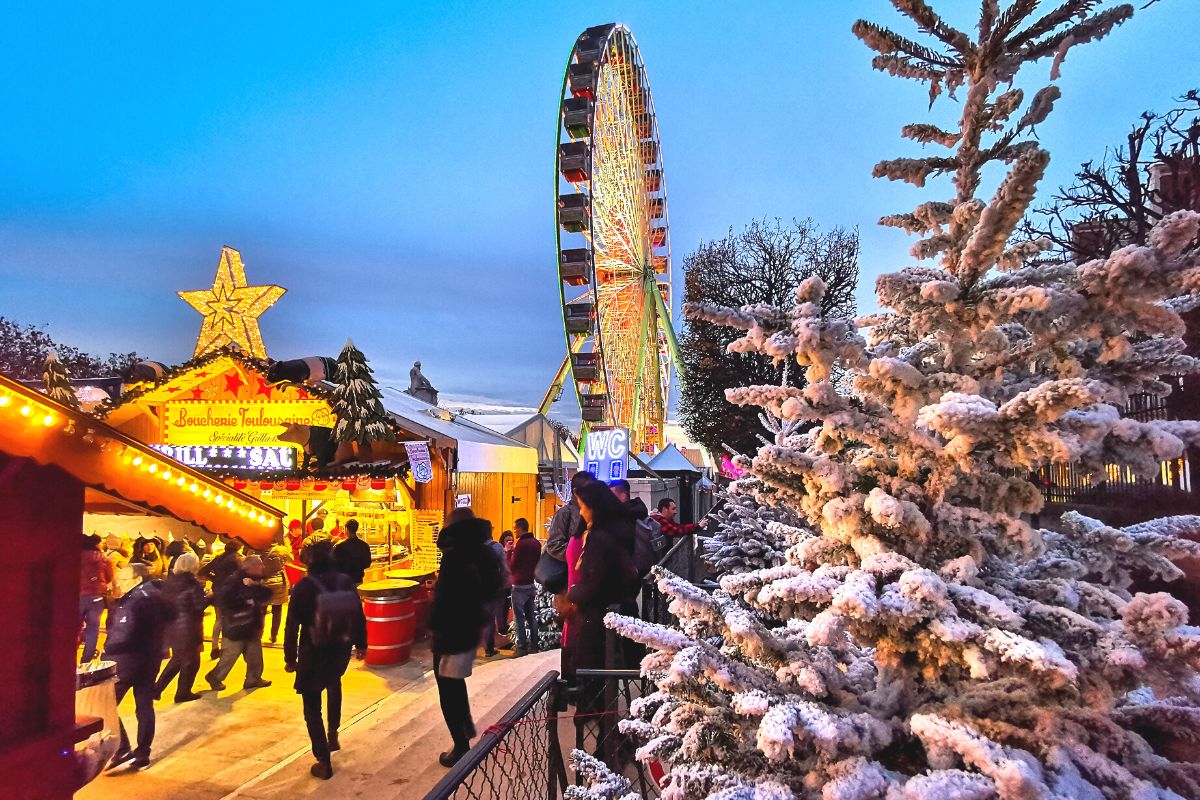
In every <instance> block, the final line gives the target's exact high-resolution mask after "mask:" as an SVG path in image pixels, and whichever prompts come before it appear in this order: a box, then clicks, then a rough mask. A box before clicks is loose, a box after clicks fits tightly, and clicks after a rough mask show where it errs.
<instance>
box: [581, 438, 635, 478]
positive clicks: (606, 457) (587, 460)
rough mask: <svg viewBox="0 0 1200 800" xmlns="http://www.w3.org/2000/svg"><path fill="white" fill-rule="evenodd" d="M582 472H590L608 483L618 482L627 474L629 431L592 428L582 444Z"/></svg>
mask: <svg viewBox="0 0 1200 800" xmlns="http://www.w3.org/2000/svg"><path fill="white" fill-rule="evenodd" d="M582 467H583V470H584V472H590V473H592V474H593V475H595V476H596V477H597V478H598V479H600V480H602V481H604V482H605V483H608V482H610V481H616V480H620V479H621V478H624V477H625V475H626V474H627V473H628V472H629V430H628V429H626V428H592V429H591V430H590V431H588V435H587V439H586V441H585V443H584V450H583V464H582Z"/></svg>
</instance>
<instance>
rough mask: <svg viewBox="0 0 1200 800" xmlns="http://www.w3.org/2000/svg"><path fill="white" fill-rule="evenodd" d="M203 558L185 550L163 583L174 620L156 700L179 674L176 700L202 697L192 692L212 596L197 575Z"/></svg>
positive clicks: (180, 701)
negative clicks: (205, 612) (167, 655)
mask: <svg viewBox="0 0 1200 800" xmlns="http://www.w3.org/2000/svg"><path fill="white" fill-rule="evenodd" d="M199 568H200V559H199V558H197V557H196V554H195V553H182V554H181V555H180V556H179V557H178V558H176V559H175V566H174V567H172V568H171V576H170V577H169V578H167V580H166V582H165V583H164V584H163V589H162V595H163V599H165V600H166V601H167V602H169V603H170V604H171V606H172V607H173V608H174V609H175V621H174V622H172V623H171V626H170V627H169V628H168V629H167V644H168V645H170V647H171V660H170V661H168V662H167V665H166V666H165V667H163V671H162V674H161V675H159V676H158V685H157V686H156V687H155V690H154V699H156V700H157V699H159V698H160V697H162V694H163V692H164V691H166V688H167V686H168V685H170V683H171V681H172V679H174V677H175V676H176V675H178V676H179V684H178V685H177V686H176V687H175V702H176V703H187V702H189V701H192V700H199V699H200V695H199V694H197V693H196V692H194V691H192V686H193V684H194V683H195V681H196V674H197V673H198V672H199V671H200V651H201V650H203V649H204V609H205V608H207V607H208V603H209V599H210V598H209V597H208V596H207V595H205V593H204V586H203V585H202V584H201V583H200V581H199V579H197V578H196V572H197V570H199Z"/></svg>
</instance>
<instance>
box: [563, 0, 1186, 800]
mask: <svg viewBox="0 0 1200 800" xmlns="http://www.w3.org/2000/svg"><path fill="white" fill-rule="evenodd" d="M893 4H894V5H895V6H896V7H897V8H898V9H899V10H900V11H901V12H903V13H904V14H905V15H906V16H908V17H910V18H912V19H913V20H914V21H915V22H916V24H917V26H918V27H919V29H920V30H921V31H923V32H924V33H925V34H927V35H928V36H930V37H932V39H933V40H935V41H934V43H933V45H932V46H926V45H923V44H920V43H917V42H915V41H912V40H909V39H907V38H904V37H902V36H899V35H898V34H896V33H893V32H891V31H888V30H885V29H883V28H881V27H878V26H876V25H873V24H870V23H866V22H859V23H857V24H856V25H855V32H856V33H857V35H858V36H859V37H860V38H861V39H862V40H863V41H864V42H865V43H866V44H867V45H868V46H870V47H871V48H873V49H874V50H876V51H877V52H878V53H879V55H878V56H877V57H876V59H875V62H874V63H875V66H876V67H877V68H879V69H882V70H886V71H888V72H891V73H892V74H893V75H897V76H900V77H904V78H911V79H916V80H920V81H925V82H926V83H928V84H929V86H930V96H931V98H935V97H936V96H937V95H938V93H939V92H940V91H941V90H942V89H946V90H949V91H951V92H954V91H956V90H957V91H958V92H959V93H960V99H961V121H960V124H959V127H958V129H957V130H943V129H940V128H938V127H935V126H934V125H930V124H919V125H910V126H907V127H905V128H904V131H903V133H904V135H905V136H906V137H908V138H911V139H915V140H917V141H919V142H922V143H925V144H933V145H939V146H942V147H945V148H948V149H949V150H950V152H949V154H947V155H934V156H929V157H924V158H912V159H898V160H895V161H886V162H883V163H881V164H880V165H878V166H877V167H876V174H877V175H878V176H884V177H889V178H892V179H903V180H907V181H908V182H910V183H913V184H916V185H918V186H923V185H924V183H925V181H926V179H928V178H931V177H934V176H938V175H943V174H950V175H953V184H954V189H955V192H954V195H953V196H952V197H951V198H949V199H948V200H938V201H931V202H926V203H923V204H922V205H920V206H919V207H918V208H917V209H916V210H915V211H914V212H912V213H911V214H902V215H897V216H894V217H888V218H885V219H884V220H883V222H884V224H888V225H895V226H900V227H903V228H905V229H907V230H909V231H910V232H914V233H919V234H921V235H922V238H921V240H920V241H919V242H918V243H917V244H916V246H915V247H914V248H913V251H912V254H913V256H914V257H916V258H918V259H936V264H935V265H932V266H921V267H915V266H914V267H907V268H904V269H902V270H900V271H899V272H896V273H893V274H889V275H884V276H882V277H881V278H880V279H879V280H878V282H877V293H878V298H879V303H880V306H881V307H882V308H884V309H886V310H885V311H884V312H883V313H881V314H878V315H875V316H873V317H871V318H867V319H863V320H859V321H858V322H857V324H856V323H854V322H852V321H850V320H846V319H837V318H830V317H826V316H823V315H822V313H821V297H822V292H823V290H824V287H823V285H822V284H821V282H820V281H819V280H809V281H807V282H805V284H804V285H803V286H801V288H800V289H799V290H798V292H797V298H796V299H797V303H796V305H795V306H794V307H793V308H791V309H777V308H769V307H764V306H745V307H742V308H740V309H728V308H716V307H703V306H701V307H690V308H688V309H687V313H689V314H691V315H693V316H695V317H697V318H700V319H705V320H708V321H711V322H716V323H721V324H726V325H730V326H733V327H736V328H740V329H742V330H744V331H746V333H745V335H744V336H743V337H742V338H741V339H739V340H738V341H736V342H735V343H734V344H732V345H731V346H730V348H731V349H732V350H737V351H740V352H755V353H759V354H761V355H763V356H764V357H768V358H773V359H777V360H784V359H794V360H795V361H796V363H797V364H798V365H799V366H800V367H802V368H804V369H805V370H806V377H807V385H806V386H805V388H803V389H795V388H791V387H779V386H750V387H744V388H737V389H731V390H729V391H728V392H727V397H728V399H729V400H730V401H731V402H734V403H739V404H745V405H752V406H757V407H759V408H762V409H764V410H765V411H766V412H767V413H768V414H769V415H771V417H772V418H773V419H774V420H775V425H776V427H777V431H776V432H775V436H774V441H773V442H771V443H769V444H766V445H764V446H763V447H762V448H760V449H759V451H758V452H757V453H756V454H755V455H754V456H753V457H740V458H739V459H738V464H739V466H741V467H742V468H744V469H747V470H748V471H749V473H750V476H749V477H748V478H745V479H743V481H741V482H740V486H739V487H738V488H739V489H740V490H742V491H746V492H750V493H751V494H752V495H753V496H754V497H755V498H756V499H758V500H759V501H760V502H764V503H769V504H778V505H783V506H787V507H788V508H790V509H791V510H793V511H795V512H796V513H798V514H799V515H800V516H801V517H802V518H803V520H804V521H805V522H806V523H807V524H808V525H810V526H811V527H812V529H813V531H814V535H813V536H811V537H809V538H801V540H800V541H798V542H797V543H796V544H794V545H792V546H791V547H790V548H789V550H788V553H787V563H786V564H783V565H781V566H773V567H767V568H764V569H760V570H755V571H751V572H746V573H741V574H728V575H725V576H723V577H722V578H721V580H720V585H721V589H720V590H719V591H717V592H715V593H714V594H712V595H711V596H710V595H708V594H705V593H704V592H702V591H700V590H698V589H696V588H695V587H692V586H691V585H690V584H688V583H686V582H685V581H683V580H681V579H679V578H677V577H675V576H672V575H670V574H667V573H663V572H662V571H661V570H658V572H657V575H658V579H659V585H660V587H661V588H662V589H663V591H664V592H666V593H667V594H669V595H671V596H672V597H673V598H674V600H673V604H672V610H673V612H674V613H675V614H676V616H678V617H679V618H680V625H679V626H678V627H677V628H668V627H662V626H655V625H651V624H648V623H644V622H641V621H639V620H633V619H629V618H625V617H621V616H617V615H611V616H610V617H609V619H608V623H609V625H610V627H612V628H614V629H615V630H617V631H619V632H620V633H622V634H624V635H626V636H629V637H630V638H633V639H635V640H637V641H640V642H643V643H645V644H647V645H649V646H650V648H651V649H652V652H651V653H650V654H649V655H648V656H647V657H646V659H645V661H644V662H643V665H642V670H643V673H644V674H646V675H648V676H650V677H652V678H653V679H654V680H655V682H656V683H657V687H658V690H657V691H656V692H654V693H653V694H651V695H649V696H648V697H646V698H644V699H642V700H639V701H636V702H635V704H634V707H633V708H632V709H631V713H632V716H633V719H631V720H626V721H624V722H623V723H622V729H623V730H625V731H627V732H628V733H630V734H632V735H634V736H635V738H638V739H639V740H640V741H642V742H644V744H643V745H642V747H641V748H640V750H639V751H638V755H639V757H640V758H642V759H643V760H645V759H657V760H659V761H661V762H663V763H664V764H665V765H666V766H667V767H668V768H669V770H670V772H669V776H668V779H667V786H666V787H665V789H664V791H663V795H662V796H663V797H664V798H668V800H678V799H680V798H705V797H707V798H719V799H720V800H751V798H754V799H755V800H765V798H780V799H782V798H805V799H806V800H807V799H809V798H822V800H952V799H954V800H968V799H970V800H987V799H988V798H1000V800H1029V799H1030V798H1058V799H1061V800H1066V799H1067V798H1072V800H1076V799H1078V800H1117V799H1118V798H1139V799H1140V798H1147V799H1148V798H1171V799H1172V800H1178V798H1196V797H1200V767H1197V765H1194V764H1184V763H1177V762H1172V761H1170V760H1168V759H1167V758H1165V757H1164V756H1163V755H1161V754H1160V753H1159V752H1156V751H1155V750H1154V749H1153V748H1152V747H1151V746H1150V744H1149V743H1148V740H1147V738H1145V736H1146V735H1149V734H1153V733H1155V732H1167V733H1174V734H1175V735H1178V736H1188V735H1191V736H1195V735H1196V733H1197V731H1200V680H1198V679H1197V674H1196V670H1197V668H1198V667H1200V630H1197V629H1196V628H1194V627H1189V626H1188V625H1187V624H1186V622H1187V619H1186V616H1187V614H1186V609H1185V607H1184V606H1183V604H1182V603H1180V602H1178V601H1177V600H1175V599H1174V598H1172V597H1171V596H1170V595H1167V594H1161V593H1159V594H1149V595H1147V594H1140V593H1135V592H1133V591H1131V588H1130V587H1131V580H1132V578H1131V576H1132V575H1133V574H1134V573H1135V572H1141V573H1147V574H1151V575H1158V576H1163V577H1168V578H1170V577H1177V576H1178V575H1179V571H1178V570H1177V568H1176V567H1175V566H1174V565H1173V564H1172V562H1171V559H1172V558H1174V557H1178V556H1180V555H1183V554H1185V553H1193V554H1194V553H1196V552H1197V548H1196V546H1195V545H1192V544H1189V543H1187V542H1184V541H1181V540H1179V539H1176V538H1174V537H1173V535H1172V533H1173V532H1175V531H1177V530H1179V528H1180V526H1193V527H1194V526H1197V525H1200V519H1197V518H1186V519H1180V518H1172V519H1167V520H1160V521H1156V522H1151V523H1143V524H1141V525H1137V526H1132V527H1130V528H1126V529H1124V530H1119V529H1114V528H1111V527H1108V526H1106V525H1103V524H1102V523H1100V522H1097V521H1095V520H1091V519H1088V518H1086V517H1083V516H1080V515H1078V514H1070V515H1066V516H1065V517H1064V519H1063V525H1062V526H1061V527H1062V530H1061V532H1051V531H1047V530H1036V529H1033V528H1032V527H1031V526H1030V525H1029V524H1028V523H1027V522H1026V521H1025V519H1026V517H1027V515H1029V514H1031V513H1033V512H1037V511H1038V510H1039V509H1040V508H1041V505H1042V499H1041V495H1040V493H1039V491H1038V489H1037V487H1036V486H1034V485H1033V484H1032V483H1031V482H1030V481H1029V480H1028V478H1029V476H1030V474H1031V472H1032V471H1033V470H1035V469H1037V468H1039V467H1041V466H1043V465H1046V464H1066V463H1074V464H1077V465H1080V466H1082V467H1083V468H1085V469H1092V470H1095V471H1096V472H1097V473H1099V472H1100V471H1102V470H1103V468H1104V466H1105V465H1106V464H1122V465H1125V466H1128V467H1130V468H1132V469H1134V470H1135V471H1137V472H1138V473H1140V474H1143V475H1147V474H1153V473H1155V472H1157V470H1158V465H1159V463H1160V462H1162V461H1164V460H1168V459H1173V458H1177V457H1178V456H1179V455H1180V454H1181V453H1182V452H1183V450H1184V448H1185V446H1196V445H1198V444H1200V423H1196V422H1168V421H1153V422H1140V421H1137V420H1133V419H1123V418H1121V417H1120V414H1119V412H1118V408H1119V407H1120V406H1121V405H1122V404H1123V403H1124V402H1125V400H1126V399H1127V398H1128V397H1129V396H1130V395H1131V394H1133V393H1136V392H1145V391H1149V392H1160V393H1161V392H1165V391H1166V386H1165V385H1164V384H1163V383H1162V382H1160V380H1159V376H1160V375H1162V374H1165V373H1171V372H1176V373H1177V372H1184V371H1191V370H1194V369H1195V367H1196V365H1195V363H1194V362H1193V360H1192V359H1191V358H1188V357H1185V356H1184V355H1182V345H1181V342H1180V339H1179V336H1180V334H1181V333H1182V330H1183V325H1182V322H1181V320H1180V318H1179V316H1178V314H1177V313H1176V312H1177V310H1178V309H1179V308H1181V307H1184V306H1185V305H1189V304H1192V303H1191V301H1190V300H1186V301H1178V300H1176V299H1175V298H1179V297H1183V296H1186V295H1189V294H1193V293H1195V292H1196V290H1197V288H1200V267H1198V260H1200V259H1198V257H1197V245H1196V241H1197V234H1198V232H1200V214H1195V213H1191V212H1179V213H1175V214H1172V215H1170V216H1168V217H1167V218H1166V219H1164V220H1163V222H1162V223H1161V224H1160V225H1159V227H1158V228H1157V229H1156V231H1155V232H1154V234H1153V236H1152V237H1151V239H1150V242H1149V245H1148V246H1130V247H1126V248H1123V249H1121V250H1118V251H1117V252H1115V253H1114V254H1113V255H1112V256H1111V257H1109V258H1106V259H1102V260H1096V261H1091V262H1088V263H1084V264H1062V265H1031V266H1026V264H1027V263H1028V262H1029V257H1030V256H1031V255H1034V254H1035V253H1036V252H1037V249H1038V248H1037V246H1035V245H1029V244H1022V245H1013V246H1010V245H1009V239H1010V236H1011V234H1012V232H1013V230H1014V227H1015V226H1016V224H1017V222H1018V221H1019V220H1020V219H1021V217H1022V215H1023V214H1024V212H1025V210H1026V208H1027V207H1028V205H1029V202H1030V200H1031V198H1032V197H1033V193H1034V189H1035V187H1036V184H1037V182H1038V179H1039V178H1040V177H1041V175H1042V172H1043V170H1044V169H1045V166H1046V163H1047V160H1048V156H1047V154H1046V153H1045V152H1044V151H1043V150H1042V149H1041V148H1040V147H1039V146H1038V144H1037V143H1036V141H1033V140H1031V139H1030V138H1029V135H1030V131H1031V128H1032V126H1033V125H1035V124H1037V123H1039V122H1041V121H1042V120H1044V119H1045V117H1046V115H1047V114H1048V113H1049V111H1050V108H1051V105H1052V104H1053V102H1054V101H1055V100H1056V99H1057V97H1058V90H1057V89H1056V88H1053V87H1048V88H1045V89H1042V90H1041V91H1039V92H1038V93H1037V94H1036V96H1035V97H1034V98H1033V100H1032V101H1031V102H1030V103H1029V104H1028V105H1026V104H1025V103H1024V102H1023V101H1024V98H1023V94H1022V92H1021V90H1020V89H1016V88H1012V80H1013V78H1014V76H1015V75H1016V73H1017V70H1018V68H1019V67H1020V66H1021V65H1022V64H1024V63H1026V62H1032V61H1036V60H1038V59H1041V58H1046V57H1053V61H1054V63H1053V67H1052V68H1051V77H1052V78H1056V77H1057V72H1058V69H1059V66H1060V64H1061V62H1062V60H1063V58H1064V57H1065V55H1066V53H1067V50H1068V49H1069V48H1070V47H1071V46H1072V45H1074V44H1077V43H1081V42H1086V41H1090V40H1094V39H1099V38H1101V37H1103V36H1104V35H1105V34H1107V33H1108V32H1109V31H1110V30H1111V29H1112V28H1113V27H1114V26H1115V25H1117V24H1119V23H1120V22H1122V21H1124V20H1125V19H1127V18H1128V17H1129V16H1130V15H1131V13H1132V9H1131V8H1130V7H1129V6H1126V5H1121V6H1116V7H1113V8H1110V9H1098V8H1097V6H1099V5H1101V4H1100V3H1097V2H1095V1H1094V0H1068V2H1063V3H1061V4H1059V5H1057V6H1056V7H1054V8H1053V9H1052V10H1050V11H1048V12H1046V13H1044V14H1043V15H1042V16H1037V15H1036V13H1035V12H1036V11H1037V7H1038V6H1039V3H1038V2H1037V1H1036V0H1014V1H1013V2H1012V3H1011V4H1010V5H1009V6H1008V7H1007V8H1006V9H1004V10H1002V9H1001V8H1000V6H999V3H998V2H997V0H982V13H981V15H980V19H979V24H978V32H977V34H968V33H966V32H963V31H959V30H956V29H955V28H953V27H951V26H950V25H949V24H947V23H946V22H945V21H944V20H943V19H942V18H941V17H939V16H938V15H937V14H935V13H934V12H933V11H932V10H931V9H930V8H929V7H928V6H927V5H926V4H925V2H923V0H893ZM1023 107H1024V111H1023V113H1022V108H1023ZM991 162H1002V163H1004V164H1007V165H1008V171H1007V175H1006V177H1004V179H1003V180H1002V182H1001V183H1000V185H999V187H998V189H997V190H996V192H995V194H994V196H993V198H992V199H991V200H990V201H987V202H984V201H982V200H980V199H977V197H976V193H977V191H978V190H979V188H980V183H981V173H982V170H983V167H984V166H985V165H986V164H988V163H991ZM857 328H863V329H864V330H865V333H866V335H865V337H864V336H862V335H860V334H859V333H858V331H857ZM835 366H837V367H840V368H841V369H843V370H845V372H846V373H847V375H848V376H849V381H850V385H851V392H850V393H849V395H847V394H840V393H838V392H837V391H836V390H835V387H834V385H833V384H832V381H831V376H832V375H833V374H834V368H835ZM656 569H658V568H656ZM592 767H594V765H592ZM589 774H590V775H591V777H590V778H589V781H594V782H597V783H598V785H600V786H601V787H602V788H603V787H605V786H606V784H605V783H604V782H605V780H606V778H605V777H604V776H603V775H602V774H600V773H599V772H598V771H597V770H596V769H594V768H592V769H591V770H590V773H589ZM612 788H613V787H611V786H608V787H607V793H605V792H604V791H600V792H599V793H597V794H594V795H588V794H582V795H580V796H581V797H589V796H595V797H602V796H612V791H611V789H612Z"/></svg>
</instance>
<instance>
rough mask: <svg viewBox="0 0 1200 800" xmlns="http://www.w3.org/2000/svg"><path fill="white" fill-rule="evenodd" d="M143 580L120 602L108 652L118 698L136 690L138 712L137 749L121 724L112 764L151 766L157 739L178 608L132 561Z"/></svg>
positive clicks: (133, 569) (132, 570)
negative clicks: (157, 696) (160, 687)
mask: <svg viewBox="0 0 1200 800" xmlns="http://www.w3.org/2000/svg"><path fill="white" fill-rule="evenodd" d="M129 571H130V573H131V575H132V576H133V578H134V579H135V580H136V581H137V585H136V586H134V587H133V588H132V589H130V590H129V591H128V592H126V593H125V594H124V595H123V596H122V597H121V599H120V600H118V601H117V609H116V613H117V618H116V621H115V622H114V623H112V624H110V625H109V629H108V640H107V641H106V642H105V647H104V655H105V657H106V658H111V659H112V660H114V661H116V663H117V686H116V689H117V703H120V702H121V700H122V698H124V697H125V695H126V694H127V693H128V692H129V691H130V690H133V700H134V704H135V706H134V709H135V710H134V713H135V715H136V716H137V728H138V730H137V748H136V749H134V750H130V748H129V736H128V735H127V734H126V733H125V723H123V722H122V723H121V745H120V747H119V748H118V749H117V754H116V755H115V756H113V759H112V761H110V762H109V767H108V768H109V769H112V768H114V767H117V766H120V765H121V764H124V763H126V762H128V761H132V762H133V767H134V769H143V768H144V767H148V766H150V745H151V744H152V743H153V742H154V679H155V678H156V677H158V668H159V666H160V665H161V664H162V660H163V651H164V649H165V646H164V637H165V634H166V629H167V624H168V623H169V622H170V621H171V617H172V616H173V614H174V612H173V611H172V609H171V606H170V605H169V604H168V603H167V602H166V600H164V599H163V598H162V596H161V595H160V593H159V590H158V587H157V586H156V585H155V584H154V582H153V581H151V580H150V579H149V575H150V570H149V568H148V567H147V566H146V565H145V564H143V563H141V562H133V563H130V565H129Z"/></svg>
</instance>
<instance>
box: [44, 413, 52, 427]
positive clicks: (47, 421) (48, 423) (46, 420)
mask: <svg viewBox="0 0 1200 800" xmlns="http://www.w3.org/2000/svg"><path fill="white" fill-rule="evenodd" d="M42 424H43V425H45V426H46V427H47V428H49V427H50V426H51V425H53V424H54V415H53V414H47V415H46V416H44V417H42Z"/></svg>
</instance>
